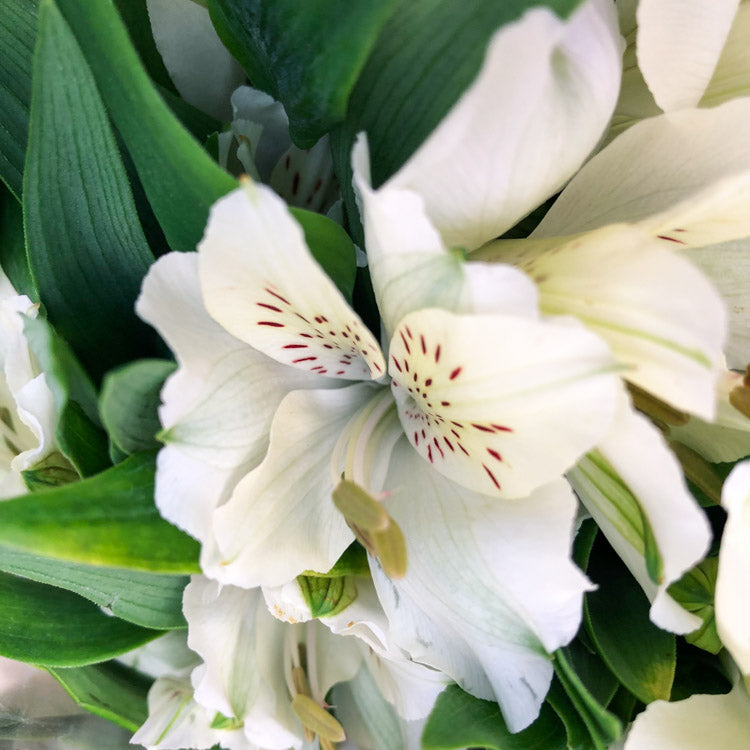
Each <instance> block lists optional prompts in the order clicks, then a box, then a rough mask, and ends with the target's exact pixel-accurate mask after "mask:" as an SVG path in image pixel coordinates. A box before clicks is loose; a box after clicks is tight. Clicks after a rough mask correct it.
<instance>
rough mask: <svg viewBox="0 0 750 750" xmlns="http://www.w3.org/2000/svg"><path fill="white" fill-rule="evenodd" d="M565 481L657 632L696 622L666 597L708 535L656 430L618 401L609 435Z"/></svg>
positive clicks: (689, 626)
mask: <svg viewBox="0 0 750 750" xmlns="http://www.w3.org/2000/svg"><path fill="white" fill-rule="evenodd" d="M568 479H569V480H570V482H571V484H572V485H573V488H574V489H575V491H576V493H577V494H578V496H579V498H580V499H581V501H582V502H583V504H584V505H585V506H586V509H587V510H588V511H589V513H591V515H592V516H593V517H594V520H595V521H596V522H597V524H598V526H599V528H600V529H601V530H602V531H603V532H604V534H605V536H606V537H607V539H608V541H609V543H610V544H611V545H612V547H613V548H614V549H615V550H616V551H617V553H618V554H619V555H620V557H621V558H622V559H623V561H624V562H625V564H626V565H627V566H628V568H629V569H630V572H631V573H632V574H633V576H634V577H635V578H636V580H637V581H638V583H639V584H640V585H641V587H642V588H643V590H644V591H645V592H646V595H647V596H648V597H649V599H650V600H651V602H652V606H651V619H652V620H653V621H654V623H656V624H657V625H658V626H659V627H660V628H663V629H665V630H670V631H672V632H675V633H688V632H690V631H691V630H695V628H696V627H698V626H699V625H700V620H699V619H698V618H697V617H696V616H695V615H692V614H690V613H689V612H687V611H686V610H684V609H683V608H682V607H681V606H679V605H678V604H677V602H675V600H674V599H672V598H671V597H670V596H669V594H668V593H667V588H668V587H669V585H670V584H671V583H672V582H674V581H676V580H678V579H679V578H680V577H681V576H682V574H683V573H684V572H685V571H686V570H689V569H690V568H691V567H693V566H694V565H695V564H696V563H698V562H699V561H700V560H701V559H703V557H704V555H705V554H706V552H707V551H708V547H709V544H710V542H711V530H710V528H709V525H708V521H707V520H706V517H705V516H704V514H703V512H702V511H701V509H700V508H699V507H698V504H697V503H696V502H695V500H694V498H693V497H692V495H691V494H690V492H689V491H688V489H687V487H686V485H685V480H684V479H683V476H682V470H681V469H680V465H679V464H678V462H677V459H676V458H675V457H674V456H673V455H672V452H671V451H670V450H669V448H668V447H667V445H666V443H665V441H664V439H663V438H662V436H661V434H660V433H659V431H658V430H657V429H656V428H655V427H654V426H653V425H652V424H651V423H650V422H649V421H648V420H647V419H646V418H645V417H642V416H640V415H639V414H637V413H636V412H635V411H633V409H632V408H631V406H630V404H629V403H628V402H627V400H626V399H625V397H624V396H623V399H622V402H621V408H620V410H619V412H618V414H617V417H616V418H615V422H614V424H613V425H612V430H611V431H610V433H609V434H608V435H607V437H606V438H605V439H604V440H602V441H601V442H600V443H599V445H598V447H597V450H596V451H595V453H594V454H593V455H591V456H586V457H585V458H583V459H582V460H581V461H579V463H578V465H577V466H576V467H575V468H574V469H572V470H571V471H570V472H568ZM643 519H645V520H646V521H647V522H648V524H649V527H650V529H651V532H652V533H653V538H654V540H655V543H656V547H657V550H658V554H659V557H660V559H661V574H660V578H659V580H658V583H657V582H654V581H653V580H652V579H651V578H650V576H649V573H648V571H647V568H646V562H645V557H644V555H645V549H646V547H645V544H646V543H645V541H644V539H645V537H646V534H645V533H644V529H643Z"/></svg>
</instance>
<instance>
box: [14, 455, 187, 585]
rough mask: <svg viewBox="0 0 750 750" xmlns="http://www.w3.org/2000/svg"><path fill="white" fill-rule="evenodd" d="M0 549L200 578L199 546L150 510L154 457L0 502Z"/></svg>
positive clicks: (139, 457)
mask: <svg viewBox="0 0 750 750" xmlns="http://www.w3.org/2000/svg"><path fill="white" fill-rule="evenodd" d="M0 546H3V547H7V548H9V549H18V550H22V551H25V552H32V553H34V554H37V555H40V556H42V557H50V558H53V559H57V560H67V561H68V562H78V563H84V564H88V565H104V566H109V567H120V568H128V569H132V570H143V571H151V572H157V573H182V574H189V573H197V572H199V568H198V552H199V545H198V542H196V541H195V540H194V539H192V538H191V537H189V536H187V535H186V534H184V533H183V532H181V531H180V530H179V529H177V528H175V527H174V526H172V525H171V524H169V523H167V522H166V521H165V520H163V519H162V518H161V516H160V515H159V513H158V511H157V509H156V507H155V505H154V454H152V453H138V454H136V455H134V456H131V457H130V458H128V459H127V460H126V461H123V462H122V463H121V464H118V465H117V466H115V467H113V468H111V469H108V470H107V471H105V472H102V473H101V474H97V475H96V476H94V477H91V478H90V479H84V480H82V481H80V482H75V483H74V484H68V485H65V486H64V487H59V488H56V489H52V490H47V491H45V492H40V493H36V494H33V495H24V496H22V497H19V498H16V499H13V500H6V501H5V502H2V503H0Z"/></svg>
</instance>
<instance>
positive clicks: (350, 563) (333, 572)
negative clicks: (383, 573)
mask: <svg viewBox="0 0 750 750" xmlns="http://www.w3.org/2000/svg"><path fill="white" fill-rule="evenodd" d="M302 575H304V576H313V577H318V578H339V577H341V576H369V575H370V565H369V563H368V562H367V552H366V551H365V548H364V547H363V546H362V545H361V544H360V543H359V542H352V543H351V544H350V545H349V546H348V547H347V548H346V549H345V550H344V552H343V553H342V555H341V557H339V559H338V560H336V563H335V564H334V566H333V567H332V568H331V569H330V570H329V571H328V572H326V573H317V572H316V571H314V570H305V571H304V572H303V573H302Z"/></svg>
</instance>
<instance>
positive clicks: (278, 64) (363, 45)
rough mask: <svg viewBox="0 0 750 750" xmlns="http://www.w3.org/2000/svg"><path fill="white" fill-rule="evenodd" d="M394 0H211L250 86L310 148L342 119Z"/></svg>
mask: <svg viewBox="0 0 750 750" xmlns="http://www.w3.org/2000/svg"><path fill="white" fill-rule="evenodd" d="M395 5H396V0H358V2H356V3H352V2H348V0H305V2H304V3H300V2H299V0H211V1H210V2H209V10H210V12H211V18H212V20H213V21H214V24H215V25H216V29H217V31H218V32H219V35H220V36H221V37H222V38H223V40H224V43H225V44H226V45H227V46H228V48H229V49H230V50H231V52H232V53H233V54H234V55H235V57H236V58H237V59H238V60H239V61H240V62H241V63H242V64H243V65H244V67H245V69H246V70H247V72H248V74H249V76H250V79H251V80H252V82H253V84H254V85H255V86H257V87H258V88H260V89H263V91H267V92H268V93H269V94H271V96H273V97H274V98H275V99H277V100H278V101H280V102H281V103H282V104H283V105H284V108H285V109H286V112H287V114H288V115H289V124H290V127H289V129H290V132H291V135H292V139H293V140H294V142H295V143H296V144H297V145H298V146H299V147H300V148H309V147H310V146H312V145H313V144H314V143H315V142H316V141H317V140H318V139H319V138H320V137H321V136H322V135H323V134H324V133H326V132H328V131H329V130H330V129H331V128H332V127H333V126H334V125H335V124H336V123H338V122H340V121H341V120H343V119H344V115H345V114H346V104H347V100H348V99H349V94H350V93H351V90H352V87H353V86H354V83H355V81H356V80H357V77H358V75H359V73H360V71H361V70H362V67H363V65H364V64H365V61H366V60H367V56H368V54H369V53H370V50H371V49H372V46H373V44H374V43H375V40H376V39H377V36H378V34H379V32H380V30H381V28H382V27H383V24H384V23H385V21H386V20H387V18H388V16H389V15H390V14H391V12H392V10H393V8H394V6H395Z"/></svg>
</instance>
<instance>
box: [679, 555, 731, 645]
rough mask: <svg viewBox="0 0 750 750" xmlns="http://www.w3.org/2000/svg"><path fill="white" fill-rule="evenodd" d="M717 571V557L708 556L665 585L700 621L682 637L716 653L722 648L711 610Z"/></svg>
mask: <svg viewBox="0 0 750 750" xmlns="http://www.w3.org/2000/svg"><path fill="white" fill-rule="evenodd" d="M718 572H719V558H718V557H707V558H706V559H705V560H703V561H702V562H701V563H699V564H698V565H696V566H695V567H694V568H691V569H690V570H688V571H687V572H686V573H685V574H684V575H683V576H682V578H680V580H679V581H675V582H674V583H673V584H672V585H671V586H670V587H669V589H668V593H669V595H670V596H671V597H672V598H673V599H675V600H676V601H677V602H679V603H680V605H681V606H682V607H684V608H685V609H686V610H687V611H688V612H692V613H693V614H694V615H697V616H698V617H700V618H701V620H702V621H703V623H702V625H701V626H700V627H699V628H698V629H697V630H694V631H693V632H692V633H688V634H687V635H686V636H685V640H686V641H687V642H688V643H692V644H693V645H694V646H697V647H698V648H702V649H704V650H705V651H708V652H710V653H712V654H718V653H719V651H721V649H722V648H724V645H723V644H722V642H721V640H720V638H719V634H718V633H717V631H716V615H715V613H714V592H715V589H716V576H717V574H718Z"/></svg>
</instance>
